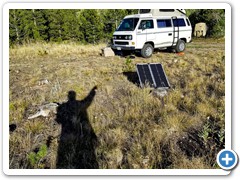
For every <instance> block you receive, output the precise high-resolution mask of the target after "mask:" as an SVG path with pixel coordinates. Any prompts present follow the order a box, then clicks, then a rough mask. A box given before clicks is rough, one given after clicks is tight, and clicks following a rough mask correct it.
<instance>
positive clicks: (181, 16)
mask: <svg viewBox="0 0 240 180" xmlns="http://www.w3.org/2000/svg"><path fill="white" fill-rule="evenodd" d="M172 17H177V18H183V17H186V16H185V15H180V16H153V15H152V14H133V15H128V16H125V17H124V19H127V18H140V19H141V18H172Z"/></svg>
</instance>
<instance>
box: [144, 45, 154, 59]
mask: <svg viewBox="0 0 240 180" xmlns="http://www.w3.org/2000/svg"><path fill="white" fill-rule="evenodd" d="M152 54H153V47H152V45H151V44H145V45H144V46H143V48H142V49H141V55H142V57H144V58H150V57H151V56H152Z"/></svg>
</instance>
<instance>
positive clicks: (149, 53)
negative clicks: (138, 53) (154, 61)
mask: <svg viewBox="0 0 240 180" xmlns="http://www.w3.org/2000/svg"><path fill="white" fill-rule="evenodd" d="M152 52H153V51H152V48H150V47H148V48H146V51H145V54H146V55H147V56H151V55H152Z"/></svg>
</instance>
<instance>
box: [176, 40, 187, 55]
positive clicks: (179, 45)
mask: <svg viewBox="0 0 240 180" xmlns="http://www.w3.org/2000/svg"><path fill="white" fill-rule="evenodd" d="M185 48H186V45H185V42H184V41H183V40H181V39H179V40H178V42H177V45H176V47H175V50H176V52H177V53H179V52H183V51H184V50H185Z"/></svg>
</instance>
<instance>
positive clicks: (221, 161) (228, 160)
mask: <svg viewBox="0 0 240 180" xmlns="http://www.w3.org/2000/svg"><path fill="white" fill-rule="evenodd" d="M237 161H238V156H237V154H236V153H235V152H234V151H233V150H226V149H223V150H221V151H220V152H219V153H218V155H217V163H218V165H219V166H220V167H221V168H222V169H224V170H230V169H232V168H234V167H235V166H236V164H237Z"/></svg>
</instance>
